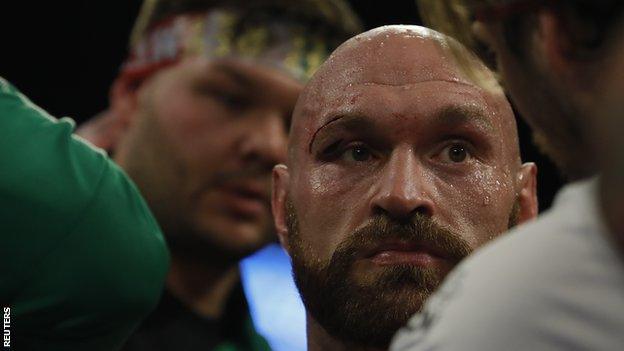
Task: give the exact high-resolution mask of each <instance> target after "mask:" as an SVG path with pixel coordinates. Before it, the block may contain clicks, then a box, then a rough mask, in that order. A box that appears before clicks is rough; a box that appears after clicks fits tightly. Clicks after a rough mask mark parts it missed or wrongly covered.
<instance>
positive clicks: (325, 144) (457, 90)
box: [272, 26, 537, 351]
mask: <svg viewBox="0 0 624 351" xmlns="http://www.w3.org/2000/svg"><path fill="white" fill-rule="evenodd" d="M442 39H444V37H442V36H441V34H439V33H437V32H435V31H432V30H429V29H426V28H422V27H417V26H386V27H381V28H377V29H374V30H372V31H369V32H366V33H363V34H361V35H358V36H356V37H354V38H352V39H350V40H349V41H347V42H346V43H344V44H343V45H342V46H341V47H340V48H338V49H337V50H336V51H335V52H334V53H333V54H332V56H331V57H330V58H329V59H328V60H327V61H326V62H325V64H324V65H323V66H322V67H321V68H320V69H319V70H318V71H317V73H316V74H315V76H314V77H313V78H312V80H311V81H310V83H309V84H308V85H307V86H306V88H305V89H304V92H303V93H302V95H301V96H300V97H299V100H298V101H297V106H296V108H295V112H294V114H293V121H292V127H291V132H290V133H291V134H290V138H289V149H288V150H289V151H288V161H287V164H286V165H278V166H276V167H275V168H274V170H273V195H272V207H273V215H274V220H275V225H276V228H277V233H278V236H279V238H280V241H281V244H282V246H283V247H284V248H285V249H286V250H287V251H288V253H289V254H290V256H291V258H292V261H293V271H294V275H295V280H296V283H297V286H298V288H299V290H300V293H301V295H302V298H303V300H304V304H305V306H306V310H307V324H308V325H307V329H308V330H307V332H308V350H310V351H320V350H329V351H333V350H385V349H387V347H388V344H389V342H390V338H391V337H392V335H393V334H394V332H396V330H397V329H398V328H399V327H401V326H402V325H403V324H404V323H405V322H406V321H407V320H408V318H409V317H410V316H411V315H412V314H413V313H415V312H416V311H418V310H419V309H420V308H421V305H422V303H423V301H424V300H425V299H426V298H427V297H428V296H429V294H430V293H431V292H432V291H433V290H434V289H435V288H436V287H437V286H438V285H439V283H440V281H441V280H442V279H443V277H444V276H445V275H446V274H447V273H448V272H449V271H450V270H451V269H452V268H453V267H454V265H455V264H457V262H458V261H459V260H461V259H462V258H463V257H465V256H466V255H468V254H469V253H470V252H471V251H472V250H474V249H475V248H477V247H479V246H481V245H483V244H484V243H486V242H488V241H489V240H491V239H493V238H495V237H496V236H498V235H499V234H501V233H503V232H505V231H506V230H507V229H508V228H509V226H510V225H513V224H515V223H520V222H524V221H526V220H529V219H532V218H534V217H535V216H536V215H537V199H536V190H535V176H536V167H535V165H533V164H524V165H522V164H521V162H520V155H519V150H518V137H517V131H516V126H515V120H514V117H513V113H512V111H511V107H510V106H509V104H508V102H507V101H506V99H505V96H504V94H503V92H502V91H501V89H500V88H498V86H496V85H495V84H494V83H493V84H481V83H479V84H477V83H475V82H473V81H471V80H470V79H468V78H466V77H465V75H463V74H462V73H461V70H460V69H459V68H458V67H457V64H456V62H455V61H454V59H453V55H452V54H451V52H450V51H449V48H448V47H447V46H446V45H447V44H444V43H445V42H447V40H449V39H444V40H442ZM452 45H456V44H454V43H453V44H452ZM466 55H469V54H468V53H467V52H466ZM474 65H477V66H478V68H479V70H481V72H482V73H483V74H484V76H488V77H489V78H490V81H491V82H493V81H494V78H493V76H492V75H491V74H490V73H489V72H488V71H487V70H486V68H485V67H483V66H482V65H481V64H480V63H479V62H478V61H476V60H475V61H474Z"/></svg>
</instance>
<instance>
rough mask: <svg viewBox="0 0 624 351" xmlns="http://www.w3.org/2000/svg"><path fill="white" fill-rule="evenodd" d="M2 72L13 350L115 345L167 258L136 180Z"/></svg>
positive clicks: (6, 282) (5, 283)
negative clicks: (11, 81)
mask: <svg viewBox="0 0 624 351" xmlns="http://www.w3.org/2000/svg"><path fill="white" fill-rule="evenodd" d="M73 128H74V123H73V121H71V120H69V119H61V120H56V119H54V118H52V117H50V116H49V115H48V114H47V113H46V112H44V111H43V110H41V109H40V108H38V107H37V106H35V105H33V104H32V103H31V102H30V101H29V100H28V99H27V98H26V97H24V96H23V95H21V94H20V93H19V92H18V91H16V89H15V88H13V87H12V86H11V85H10V84H9V83H7V82H6V81H5V80H3V79H1V78H0V226H1V227H0V228H1V229H0V267H1V271H0V304H2V305H3V306H7V305H8V306H9V307H10V308H11V312H10V314H11V325H10V333H11V347H12V348H14V349H16V350H90V351H92V350H107V351H108V350H116V349H119V348H120V347H121V345H122V344H123V342H124V340H125V339H126V338H127V337H128V335H130V333H131V332H132V331H133V329H134V328H135V327H136V326H137V325H138V324H139V323H140V321H141V320H142V319H143V318H144V317H145V316H146V315H147V314H148V313H149V312H150V311H151V310H152V309H153V308H154V306H155V304H156V303H157V301H158V298H159V296H160V293H161V290H162V286H163V283H164V279H165V274H166V271H167V268H168V263H169V256H168V252H167V249H166V245H165V242H164V240H163V237H162V234H161V232H160V229H159V227H158V225H157V223H156V221H155V220H154V218H153V217H152V215H151V213H150V211H149V210H148V208H147V206H146V204H145V202H144V201H143V199H142V198H141V196H140V194H139V192H138V191H137V189H136V187H135V186H134V184H133V183H132V182H131V181H130V180H129V179H128V177H127V176H126V175H125V174H124V172H123V171H121V170H120V169H119V168H118V167H117V166H116V165H115V164H114V163H113V162H112V161H111V160H110V159H109V158H108V157H107V156H106V155H105V154H104V153H103V152H101V151H98V150H97V149H95V148H94V147H92V146H89V145H88V144H87V143H86V142H84V141H82V140H81V139H80V138H78V137H76V136H74V135H72V131H73Z"/></svg>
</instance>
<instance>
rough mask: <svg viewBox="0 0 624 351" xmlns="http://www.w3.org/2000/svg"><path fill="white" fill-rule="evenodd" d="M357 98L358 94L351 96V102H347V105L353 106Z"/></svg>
mask: <svg viewBox="0 0 624 351" xmlns="http://www.w3.org/2000/svg"><path fill="white" fill-rule="evenodd" d="M359 98H360V94H358V95H353V96H352V97H351V100H349V103H350V104H351V105H354V104H355V103H356V102H357V101H358V99H359Z"/></svg>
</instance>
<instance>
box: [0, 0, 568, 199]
mask: <svg viewBox="0 0 624 351" xmlns="http://www.w3.org/2000/svg"><path fill="white" fill-rule="evenodd" d="M295 1H296V0H295ZM350 2H351V3H352V6H353V8H354V9H355V11H356V12H357V13H358V14H359V15H360V16H361V17H362V20H363V22H364V25H365V27H366V28H367V29H370V28H374V27H377V26H380V25H384V24H399V23H400V24H419V23H420V19H419V18H418V13H417V8H416V5H415V3H414V0H385V1H378V0H351V1H350ZM140 3H141V2H140V0H91V1H87V0H83V1H30V2H29V1H22V2H19V3H18V5H16V3H13V4H12V5H11V6H10V7H9V4H11V2H9V1H2V5H0V15H1V17H0V18H1V19H0V33H2V34H1V37H0V38H1V39H0V40H1V41H0V76H2V77H4V78H6V79H7V80H9V81H10V82H11V83H13V84H14V85H16V86H17V87H18V88H19V89H20V90H21V91H22V92H23V93H24V94H26V95H27V96H28V97H29V98H30V99H31V100H33V101H34V102H35V103H36V104H38V105H40V106H41V107H43V108H44V109H46V110H47V111H49V112H50V113H51V114H53V115H55V116H71V117H72V118H74V119H75V120H76V121H77V122H79V123H80V122H82V121H84V120H86V119H88V118H90V117H91V116H93V115H95V114H96V113H98V112H99V111H101V110H103V109H105V108H106V106H107V103H108V89H109V86H110V84H111V82H112V80H113V79H114V77H115V75H116V73H117V69H118V67H119V65H120V64H121V62H122V60H123V59H124V56H125V54H126V47H127V40H128V35H129V33H130V29H131V27H132V25H133V22H134V19H135V17H136V15H137V13H138V10H139V7H140ZM0 117H1V116H0ZM519 132H520V138H521V148H522V153H523V159H524V160H527V161H534V162H536V163H537V164H538V168H539V174H538V180H539V194H540V207H541V209H545V208H547V207H548V206H550V204H551V202H552V198H553V195H554V193H555V192H556V191H557V190H558V188H559V187H560V186H561V179H560V177H559V175H558V173H557V171H556V170H555V168H554V167H553V165H552V163H551V162H550V161H548V160H547V159H546V158H545V157H544V156H543V155H541V154H540V153H539V152H538V151H537V150H536V149H535V147H534V146H533V145H532V143H531V137H530V131H529V129H528V127H527V126H526V125H525V124H524V123H523V122H521V121H520V122H519Z"/></svg>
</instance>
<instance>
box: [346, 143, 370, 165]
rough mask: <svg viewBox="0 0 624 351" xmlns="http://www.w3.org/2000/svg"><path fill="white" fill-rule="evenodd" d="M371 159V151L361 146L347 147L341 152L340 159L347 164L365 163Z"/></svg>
mask: <svg viewBox="0 0 624 351" xmlns="http://www.w3.org/2000/svg"><path fill="white" fill-rule="evenodd" d="M372 158H373V153H372V151H371V150H370V149H369V148H368V147H367V146H366V145H362V144H354V145H349V146H348V147H346V148H345V150H344V151H343V152H342V159H343V160H344V161H347V162H366V161H370V160H371V159H372Z"/></svg>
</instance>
